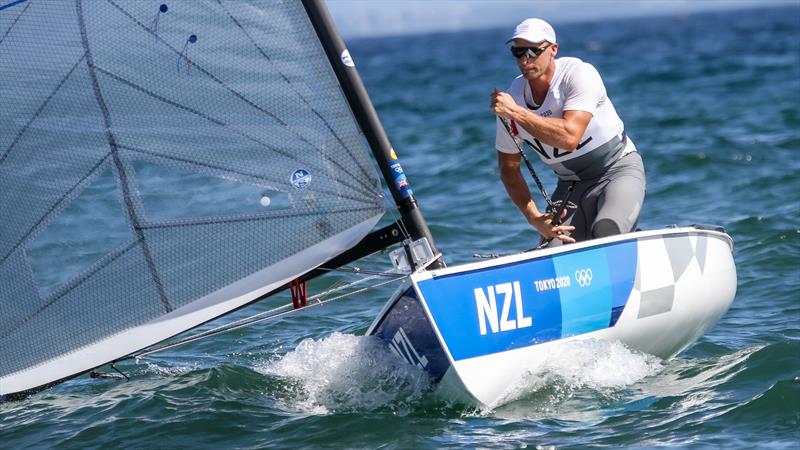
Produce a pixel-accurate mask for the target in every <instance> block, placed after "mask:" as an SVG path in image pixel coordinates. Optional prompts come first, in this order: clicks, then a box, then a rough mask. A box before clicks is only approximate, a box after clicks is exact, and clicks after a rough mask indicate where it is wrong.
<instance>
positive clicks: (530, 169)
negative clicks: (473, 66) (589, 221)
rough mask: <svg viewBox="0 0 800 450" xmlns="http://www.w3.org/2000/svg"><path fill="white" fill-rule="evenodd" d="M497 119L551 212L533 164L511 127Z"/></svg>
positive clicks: (501, 119) (549, 202) (504, 121)
mask: <svg viewBox="0 0 800 450" xmlns="http://www.w3.org/2000/svg"><path fill="white" fill-rule="evenodd" d="M495 91H497V88H495ZM497 118H498V119H500V122H502V123H503V127H504V128H505V129H506V132H507V133H508V136H509V137H510V138H511V140H512V141H513V142H514V145H516V146H517V150H518V151H519V154H520V156H522V159H523V160H524V161H525V165H526V166H528V171H529V172H530V173H531V176H532V177H533V181H535V182H536V187H538V188H539V192H540V193H541V194H542V197H544V200H545V202H546V203H547V208H548V209H550V210H553V209H554V207H553V202H552V201H550V196H548V195H547V191H546V190H545V189H544V185H543V184H542V180H540V179H539V176H538V175H536V171H535V170H533V164H531V161H530V160H529V159H528V156H527V155H526V154H525V152H524V151H523V150H522V146H521V145H520V144H519V142H517V139H516V138H515V137H514V133H513V132H512V131H511V126H510V125H509V124H508V121H507V120H506V119H505V118H503V117H500V116H497Z"/></svg>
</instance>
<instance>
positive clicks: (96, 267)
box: [0, 241, 140, 338]
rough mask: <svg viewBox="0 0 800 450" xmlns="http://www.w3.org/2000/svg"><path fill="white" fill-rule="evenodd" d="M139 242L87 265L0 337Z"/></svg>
mask: <svg viewBox="0 0 800 450" xmlns="http://www.w3.org/2000/svg"><path fill="white" fill-rule="evenodd" d="M139 243H140V241H133V242H130V243H128V244H127V245H125V246H124V247H121V248H119V249H118V250H116V251H114V252H113V253H111V254H110V255H107V256H106V257H105V258H103V259H102V260H100V261H98V262H97V263H95V264H93V265H92V266H91V267H89V268H88V269H87V270H85V271H84V272H83V273H81V274H80V275H79V276H77V277H75V278H73V279H72V280H70V281H68V282H67V283H66V284H64V285H63V286H61V287H60V288H59V289H58V290H57V291H55V292H53V293H52V294H50V296H49V298H47V299H46V300H45V303H44V304H43V305H41V306H40V307H39V308H38V309H37V310H36V311H34V312H32V313H30V315H28V316H26V317H25V318H23V319H22V320H21V321H20V322H18V323H17V324H15V325H13V326H11V327H10V328H8V329H6V330H5V331H4V332H3V334H2V335H0V338H6V337H8V336H10V335H11V333H13V332H14V331H16V330H18V329H20V328H21V327H22V326H23V325H25V324H26V323H27V322H28V321H30V320H32V319H33V318H34V317H36V316H37V315H39V314H40V313H41V312H43V311H44V310H45V309H47V308H49V307H50V306H52V305H53V304H55V303H56V302H57V301H59V300H61V299H62V298H64V296H66V295H67V294H69V293H70V291H72V290H73V289H75V288H76V287H78V286H79V285H80V284H82V283H83V282H84V281H86V280H87V279H89V278H91V277H92V276H94V274H96V273H97V272H99V271H101V270H103V269H104V268H106V267H107V266H108V265H109V264H111V263H113V262H114V261H116V260H117V259H118V258H120V257H121V256H123V255H125V254H126V253H128V252H129V251H130V250H131V249H133V248H135V247H136V245H138V244H139Z"/></svg>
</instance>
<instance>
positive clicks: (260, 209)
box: [0, 0, 384, 397]
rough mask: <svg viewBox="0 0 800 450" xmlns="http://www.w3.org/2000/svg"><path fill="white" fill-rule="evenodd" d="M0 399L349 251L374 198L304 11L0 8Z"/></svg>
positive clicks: (251, 4) (380, 207)
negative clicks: (0, 212) (0, 215)
mask: <svg viewBox="0 0 800 450" xmlns="http://www.w3.org/2000/svg"><path fill="white" fill-rule="evenodd" d="M0 99H2V102H1V103H0V211H2V217H0V397H1V396H3V395H8V394H14V393H18V392H21V391H26V390H30V389H35V388H37V387H41V386H43V385H46V384H49V383H52V382H54V381H57V380H60V379H63V378H66V377H69V376H72V375H75V374H77V373H81V372H84V371H87V370H90V369H92V368H94V367H96V366H98V365H101V364H103V363H105V362H108V361H112V360H114V359H117V358H120V357H123V356H125V355H128V354H130V353H131V352H134V351H136V350H138V349H141V348H144V347H147V346H149V345H152V344H154V343H156V342H159V341H161V340H163V339H165V338H167V337H169V336H172V335H175V334H177V333H180V332H182V331H185V330H187V329H189V328H192V327H194V326H196V325H198V324H201V323H203V322H206V321H208V320H210V319H212V318H214V317H217V316H219V315H221V314H224V313H225V312H228V311H230V310H232V309H235V308H237V307H239V306H242V305H244V304H247V303H249V302H251V301H253V300H254V299H255V298H257V297H259V296H260V295H262V294H264V293H266V292H268V291H270V290H272V289H274V288H276V287H279V286H281V285H282V284H284V283H285V282H287V281H289V280H292V279H294V278H296V277H297V276H298V275H299V274H302V273H304V272H306V271H308V270H310V269H312V268H314V267H316V266H318V265H320V264H322V263H323V262H325V261H326V260H328V259H330V258H331V257H333V256H335V255H337V254H339V253H341V252H342V251H344V250H346V249H348V248H349V247H351V246H353V245H354V244H355V243H356V242H358V241H359V240H360V239H361V238H362V237H363V236H364V235H366V234H367V233H368V232H369V231H370V229H371V228H372V227H373V226H374V225H375V223H376V222H377V221H378V220H379V218H380V217H381V216H382V214H383V212H384V198H383V195H382V191H381V187H380V182H379V181H378V178H377V175H376V173H375V170H374V168H373V163H372V161H371V159H370V157H369V152H368V148H367V145H366V143H365V140H364V137H363V135H362V132H361V130H360V129H359V127H358V125H357V124H356V123H355V120H354V118H353V114H352V112H351V110H350V107H349V106H348V104H347V101H346V100H345V99H344V96H343V94H342V90H341V88H340V86H339V84H338V82H337V78H336V76H335V75H334V72H333V70H332V68H331V66H330V64H329V63H328V59H327V57H326V55H325V52H324V51H323V48H322V46H321V44H320V42H319V39H318V38H317V35H316V33H315V32H314V29H313V27H312V25H311V23H310V22H309V19H308V17H307V13H306V11H305V10H304V8H303V6H302V4H300V3H299V2H294V1H290V2H272V1H222V0H219V1H212V0H208V1H196V0H191V1H189V0H180V1H178V0H160V1H136V2H123V1H117V0H96V1H95V0H93V1H82V0H77V1H58V2H40V1H35V0H29V1H21V2H13V3H10V4H6V6H5V7H4V8H3V9H0Z"/></svg>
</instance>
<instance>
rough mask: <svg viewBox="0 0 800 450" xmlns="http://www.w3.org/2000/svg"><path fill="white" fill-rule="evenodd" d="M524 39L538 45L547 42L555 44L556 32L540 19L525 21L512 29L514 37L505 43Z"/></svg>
mask: <svg viewBox="0 0 800 450" xmlns="http://www.w3.org/2000/svg"><path fill="white" fill-rule="evenodd" d="M517 38H520V39H525V40H526V41H528V42H533V43H539V42H542V41H547V42H550V43H553V44H555V43H556V32H555V30H553V27H551V26H550V24H549V23H547V22H545V21H544V20H542V19H533V18H532V19H525V20H523V21H522V22H520V24H519V25H517V28H515V29H514V35H513V36H511V39H509V40H508V41H506V42H511V41H513V40H514V39H517Z"/></svg>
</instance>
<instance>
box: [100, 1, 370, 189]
mask: <svg viewBox="0 0 800 450" xmlns="http://www.w3.org/2000/svg"><path fill="white" fill-rule="evenodd" d="M106 2H108V3H110V4H111V5H112V6H114V7H115V8H117V9H118V10H119V11H120V12H122V14H124V15H125V16H127V17H128V18H129V19H130V20H132V21H133V22H135V23H136V24H137V25H139V27H141V28H142V29H144V31H145V32H146V33H149V34H152V35H153V36H154V37H155V38H156V40H157V41H160V42H162V43H163V44H164V45H166V46H167V48H169V49H170V50H172V51H173V52H175V53H176V54H178V55H183V53H182V52H179V51H178V50H177V49H175V48H174V47H172V46H171V45H170V44H169V43H167V42H166V41H165V40H163V39H162V38H161V37H160V36H158V35H156V34H154V33H153V31H152V30H150V28H149V27H147V26H146V25H145V24H143V23H142V22H140V21H139V20H138V19H137V18H136V17H133V16H132V15H131V14H130V13H129V12H127V11H125V10H124V9H122V8H121V7H120V6H119V5H117V4H116V3H115V2H114V1H113V0H106ZM183 56H184V57H185V58H186V59H187V60H188V61H189V62H191V63H192V65H193V67H196V68H197V70H199V71H200V72H202V73H203V74H205V75H206V76H207V77H209V78H211V79H212V80H214V82H216V83H217V84H219V85H220V86H222V87H224V88H225V89H226V90H227V91H228V92H230V93H231V94H233V96H234V97H236V98H238V99H239V100H241V101H243V102H244V103H246V104H248V105H250V106H251V107H252V108H254V109H256V110H258V111H261V112H262V113H264V114H266V115H267V116H269V117H271V118H273V119H274V120H275V121H276V122H278V123H279V124H280V125H282V126H283V127H285V128H286V129H287V130H289V132H290V133H291V134H294V135H295V136H296V137H297V139H299V140H300V141H301V142H304V143H306V144H308V145H310V146H311V147H313V148H315V149H316V150H317V151H318V152H319V157H320V158H322V159H325V160H327V161H328V162H329V163H331V164H333V165H335V166H336V167H338V168H339V169H341V171H342V172H344V173H346V174H347V175H348V176H349V177H350V178H352V179H353V180H357V179H358V178H357V177H356V176H354V175H353V174H351V173H350V171H348V170H347V169H346V168H344V167H343V166H342V165H341V164H339V163H338V162H337V161H336V160H333V159H331V158H330V157H328V156H326V155H325V154H324V153H323V151H322V149H320V148H319V147H317V146H315V145H314V144H313V143H311V142H310V141H309V140H308V139H306V138H305V137H304V136H303V135H301V134H298V133H297V132H295V131H294V130H292V128H291V127H289V125H288V124H287V123H286V122H284V121H283V120H282V119H281V118H280V117H278V116H276V115H275V114H273V113H272V112H270V111H269V110H267V109H264V108H263V107H261V106H260V105H257V104H256V103H254V102H252V101H251V100H249V99H247V98H246V97H245V96H244V95H242V94H241V93H239V92H238V91H236V90H235V89H233V88H231V87H230V86H228V85H227V84H225V83H224V82H223V81H222V80H220V79H219V78H217V77H216V76H215V75H214V74H212V73H211V72H210V71H208V70H206V69H205V68H203V67H202V66H200V65H198V64H197V63H195V62H193V61H191V60H190V59H189V58H188V57H186V56H185V55H183ZM362 187H365V186H364V185H362ZM366 188H367V189H368V188H369V186H368V185H366Z"/></svg>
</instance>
